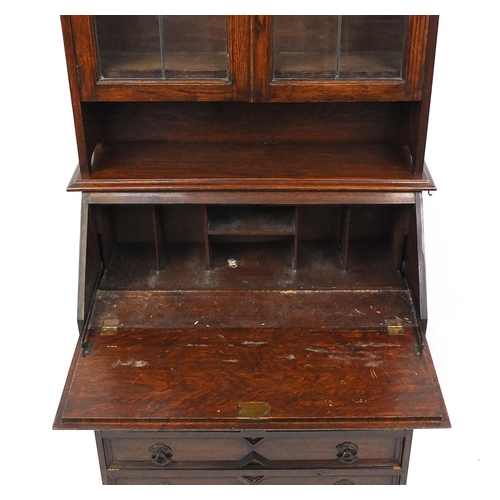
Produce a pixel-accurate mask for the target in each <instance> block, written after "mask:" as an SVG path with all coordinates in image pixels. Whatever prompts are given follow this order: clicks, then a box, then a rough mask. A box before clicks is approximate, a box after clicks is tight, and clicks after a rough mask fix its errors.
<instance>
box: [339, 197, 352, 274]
mask: <svg viewBox="0 0 500 500" xmlns="http://www.w3.org/2000/svg"><path fill="white" fill-rule="evenodd" d="M350 223H351V207H348V206H343V207H342V210H341V213H340V260H341V264H342V269H343V270H344V271H345V270H346V269H347V258H348V253H349V227H350Z"/></svg>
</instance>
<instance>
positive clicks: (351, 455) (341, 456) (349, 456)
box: [336, 443, 358, 464]
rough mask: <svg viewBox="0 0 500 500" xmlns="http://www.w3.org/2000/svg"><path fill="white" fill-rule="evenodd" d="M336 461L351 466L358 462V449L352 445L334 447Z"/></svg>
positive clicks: (345, 444)
mask: <svg viewBox="0 0 500 500" xmlns="http://www.w3.org/2000/svg"><path fill="white" fill-rule="evenodd" d="M336 450H337V452H338V453H337V460H338V461H339V462H342V463H343V464H353V463H354V462H356V460H358V457H357V454H358V447H357V446H356V445H355V444H353V443H342V444H339V445H338V446H337V447H336Z"/></svg>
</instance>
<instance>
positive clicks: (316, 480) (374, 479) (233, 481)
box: [110, 471, 400, 486]
mask: <svg viewBox="0 0 500 500" xmlns="http://www.w3.org/2000/svg"><path fill="white" fill-rule="evenodd" d="M281 474H282V475H278V476H269V475H268V476H266V475H263V474H261V475H255V474H254V475H248V474H247V475H238V476H231V475H228V476H220V475H217V476H212V477H210V473H209V472H207V473H206V476H204V475H203V472H201V471H200V472H199V473H198V475H197V476H194V477H189V476H188V477H178V476H174V477H137V476H136V477H133V476H131V477H120V478H114V479H111V481H110V483H111V484H118V485H138V484H141V485H165V486H168V485H181V484H198V485H200V484H206V485H210V484H213V485H258V484H263V485H266V484H267V485H291V484H300V485H308V484H318V485H336V486H339V485H369V484H371V485H390V484H399V480H400V478H399V476H397V475H389V474H387V475H383V474H380V475H365V474H363V475H340V476H332V475H307V473H304V474H303V475H300V472H299V475H296V474H294V475H289V476H286V475H284V474H283V472H281Z"/></svg>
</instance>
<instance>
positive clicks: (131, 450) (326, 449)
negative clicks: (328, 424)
mask: <svg viewBox="0 0 500 500" xmlns="http://www.w3.org/2000/svg"><path fill="white" fill-rule="evenodd" d="M102 437H103V447H104V450H105V456H106V465H107V467H111V468H148V467H153V468H155V467H169V468H190V467H196V468H211V467H210V466H207V465H205V464H208V463H214V462H218V463H219V465H218V466H217V468H224V466H223V464H222V463H224V462H227V463H228V465H227V467H228V468H231V469H232V468H243V467H246V466H250V465H252V466H261V467H269V468H273V467H280V466H284V467H287V466H286V464H283V462H286V463H292V462H293V464H290V465H291V466H292V468H304V467H306V468H321V467H329V468H332V467H345V466H356V467H367V466H372V465H376V466H398V465H401V460H402V450H403V444H404V439H405V432H404V431H397V432H390V431H385V432H384V431H377V432H371V431H358V432H348V431H332V432H328V431H327V432H325V431H318V432H290V431H282V432H278V431H274V432H270V431H267V432H261V433H256V432H255V431H253V432H247V433H245V432H243V431H242V432H240V431H238V432H190V433H183V432H157V433H133V432H130V433H123V434H120V435H118V436H116V435H114V434H113V433H109V434H105V433H103V436H102ZM294 464H295V465H294ZM308 464H310V465H308Z"/></svg>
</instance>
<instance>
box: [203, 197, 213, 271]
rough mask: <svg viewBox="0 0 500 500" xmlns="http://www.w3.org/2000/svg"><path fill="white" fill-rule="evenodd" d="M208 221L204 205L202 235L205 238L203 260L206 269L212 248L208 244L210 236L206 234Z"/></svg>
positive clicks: (209, 265) (209, 266)
mask: <svg viewBox="0 0 500 500" xmlns="http://www.w3.org/2000/svg"><path fill="white" fill-rule="evenodd" d="M209 223H210V221H209V214H208V206H207V205H205V210H204V211H203V237H204V240H205V262H206V267H207V269H210V268H211V261H212V249H211V246H210V236H209V235H208V224H209Z"/></svg>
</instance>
